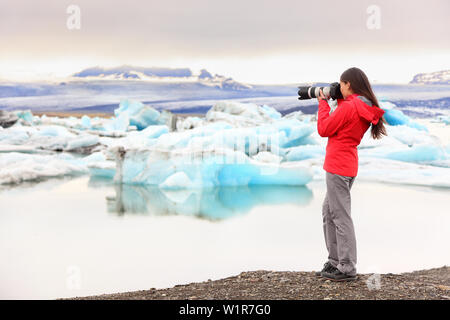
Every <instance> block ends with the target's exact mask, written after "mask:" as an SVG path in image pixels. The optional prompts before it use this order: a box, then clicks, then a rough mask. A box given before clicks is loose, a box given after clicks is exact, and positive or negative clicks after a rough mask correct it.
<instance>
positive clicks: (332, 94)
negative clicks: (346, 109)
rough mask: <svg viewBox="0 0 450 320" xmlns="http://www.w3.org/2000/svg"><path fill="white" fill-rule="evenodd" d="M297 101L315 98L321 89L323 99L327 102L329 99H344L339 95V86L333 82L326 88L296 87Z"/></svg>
mask: <svg viewBox="0 0 450 320" xmlns="http://www.w3.org/2000/svg"><path fill="white" fill-rule="evenodd" d="M298 89H299V90H298V96H299V97H298V99H299V100H307V99H314V98H317V97H318V96H320V91H319V90H320V89H322V92H323V94H324V96H325V98H327V100H328V99H329V98H331V99H333V100H336V99H343V98H344V97H343V96H342V93H341V86H340V84H339V83H338V82H333V83H332V84H330V86H328V87H312V86H301V87H298Z"/></svg>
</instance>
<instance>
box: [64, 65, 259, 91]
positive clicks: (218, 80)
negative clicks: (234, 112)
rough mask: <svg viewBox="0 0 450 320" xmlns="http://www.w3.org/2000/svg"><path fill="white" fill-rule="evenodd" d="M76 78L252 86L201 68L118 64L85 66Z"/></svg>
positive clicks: (246, 87)
mask: <svg viewBox="0 0 450 320" xmlns="http://www.w3.org/2000/svg"><path fill="white" fill-rule="evenodd" d="M72 77H73V78H76V79H80V78H82V79H86V80H143V81H152V82H175V83H178V82H199V83H201V84H203V85H207V86H211V87H216V88H219V89H230V90H248V89H251V88H252V86H251V85H249V84H244V83H240V82H237V81H235V80H233V79H232V78H230V77H225V76H223V75H219V74H215V75H212V74H211V73H210V72H209V71H208V70H206V69H202V70H200V73H198V74H195V73H193V72H192V71H191V69H189V68H161V67H150V68H148V67H136V66H128V65H124V66H119V67H114V68H102V67H93V68H87V69H84V70H82V71H80V72H77V73H75V74H73V75H72Z"/></svg>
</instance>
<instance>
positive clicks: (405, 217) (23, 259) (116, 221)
mask: <svg viewBox="0 0 450 320" xmlns="http://www.w3.org/2000/svg"><path fill="white" fill-rule="evenodd" d="M324 197H325V181H314V182H312V183H310V184H308V186H307V187H276V186H271V187H252V188H248V187H242V188H216V189H205V190H193V191H179V192H162V191H160V190H158V189H157V188H144V187H136V186H122V187H119V186H114V185H111V184H109V183H108V182H105V181H102V180H95V181H92V180H89V178H87V177H79V178H75V179H59V180H50V181H46V182H41V183H38V184H27V185H21V186H18V187H15V188H10V189H7V188H3V189H0V298H31V299H34V298H57V297H70V296H83V295H93V294H102V293H113V292H122V291H130V290H142V289H149V288H152V287H155V288H164V287H171V286H173V285H175V284H184V283H189V282H200V281H205V280H207V279H212V280H214V279H220V278H223V277H227V276H231V275H236V274H239V273H240V272H242V271H249V270H259V269H266V270H278V271H301V270H302V271H303V270H304V271H312V270H316V269H317V268H320V267H322V265H323V263H324V261H325V259H326V256H327V254H326V249H325V243H324V239H323V234H322V220H321V207H322V202H323V199H324ZM449 199H450V189H444V188H428V187H412V186H402V185H386V184H379V183H368V182H363V181H358V178H357V179H356V181H355V183H354V185H353V188H352V215H353V217H354V223H355V228H356V236H357V241H358V259H359V261H358V271H359V272H361V273H373V272H406V271H412V270H417V269H424V268H430V267H439V266H443V265H445V264H447V265H448V264H449V263H450V251H449V250H448V245H449V243H450V232H449V231H450V230H449V226H450V214H449V209H448V206H449V203H450V202H449Z"/></svg>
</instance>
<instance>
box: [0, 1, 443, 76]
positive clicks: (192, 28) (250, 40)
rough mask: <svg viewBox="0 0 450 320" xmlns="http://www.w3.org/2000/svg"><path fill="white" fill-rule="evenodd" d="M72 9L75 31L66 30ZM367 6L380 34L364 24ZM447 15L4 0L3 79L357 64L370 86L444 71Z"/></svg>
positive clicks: (435, 10) (296, 6)
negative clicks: (90, 71)
mask: <svg viewBox="0 0 450 320" xmlns="http://www.w3.org/2000/svg"><path fill="white" fill-rule="evenodd" d="M71 4H75V5H78V6H79V8H80V10H81V20H80V21H81V28H80V29H79V30H69V29H68V28H67V24H66V23H67V19H68V18H69V16H70V14H68V13H67V12H66V10H67V7H68V6H69V5H71ZM370 5H377V6H378V8H379V9H380V11H379V18H380V19H379V20H378V21H379V26H380V28H379V29H369V28H368V26H367V23H368V20H369V22H372V24H371V25H372V26H374V24H373V22H374V21H375V22H376V21H377V20H376V13H375V12H374V11H371V12H369V13H368V11H367V10H368V7H369V6H370ZM449 13H450V1H449V0H427V1H423V0H421V1H404V0H397V1H396V0H382V1H377V0H370V1H366V0H349V1H344V0H341V1H319V0H315V1H310V0H308V1H299V0H296V1H294V0H292V1H286V0H276V1H275V0H271V1H267V0H239V1H235V0H227V1H215V0H192V1H189V0H183V1H181V0H178V1H173V0H164V1H162V0H161V1H154V0H150V1H141V0H126V1H123V0H118V1H112V0H70V1H66V0H53V1H52V0H40V1H33V0H29V1H25V0H15V1H4V0H1V2H0V38H1V47H0V48H1V49H0V78H3V79H14V80H17V79H24V80H26V79H35V78H55V79H56V78H58V77H62V76H66V75H69V74H72V73H74V72H76V71H79V70H81V69H83V68H86V67H91V66H96V65H98V66H104V67H109V66H117V65H122V64H129V65H140V66H159V67H189V68H191V69H192V70H193V71H194V72H196V71H198V70H199V69H201V68H206V69H208V70H209V71H210V72H212V73H219V74H223V75H227V76H232V77H233V78H235V79H236V80H238V81H244V82H250V83H296V82H304V81H332V80H333V81H334V80H336V79H337V78H339V75H340V74H341V73H342V72H343V71H344V70H345V69H347V68H349V67H352V66H357V67H360V68H361V69H363V70H364V71H365V72H366V74H367V75H368V76H369V79H370V80H371V81H375V82H385V83H386V82H388V83H400V82H408V81H409V80H411V79H412V76H413V75H414V74H416V73H420V72H432V71H438V70H444V69H450V40H449V39H450V22H449ZM374 19H375V20H374ZM369 24H370V23H369ZM375 25H376V24H375Z"/></svg>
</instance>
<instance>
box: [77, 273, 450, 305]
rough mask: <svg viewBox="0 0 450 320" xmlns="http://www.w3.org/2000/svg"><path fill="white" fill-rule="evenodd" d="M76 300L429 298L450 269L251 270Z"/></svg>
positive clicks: (446, 290)
mask: <svg viewBox="0 0 450 320" xmlns="http://www.w3.org/2000/svg"><path fill="white" fill-rule="evenodd" d="M75 299H101V300H105V299H112V300H114V299H120V300H123V299H135V300H141V299H149V300H163V299H176V300H182V299H189V300H202V299H207V300H215V299H218V300H236V299H246V300H247V299H248V300H259V299H264V300H272V299H274V300H280V299H281V300H298V299H320V300H322V299H325V300H329V299H395V300H397V299H414V300H416V299H420V300H422V299H433V300H450V267H447V266H444V267H441V268H435V269H429V270H421V271H414V272H410V273H401V274H392V273H388V274H381V275H374V274H359V275H358V280H356V281H353V282H333V281H330V280H326V279H323V278H320V277H316V276H315V274H314V272H296V271H295V272H294V271H293V272H291V271H289V272H285V271H265V270H261V271H251V272H242V273H241V274H239V275H237V276H233V277H228V278H225V279H220V280H215V281H211V280H208V281H205V282H200V283H190V284H185V285H176V286H174V287H172V288H167V289H159V290H156V289H154V288H151V289H149V290H142V291H135V292H126V293H115V294H104V295H99V296H92V297H81V298H75Z"/></svg>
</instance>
